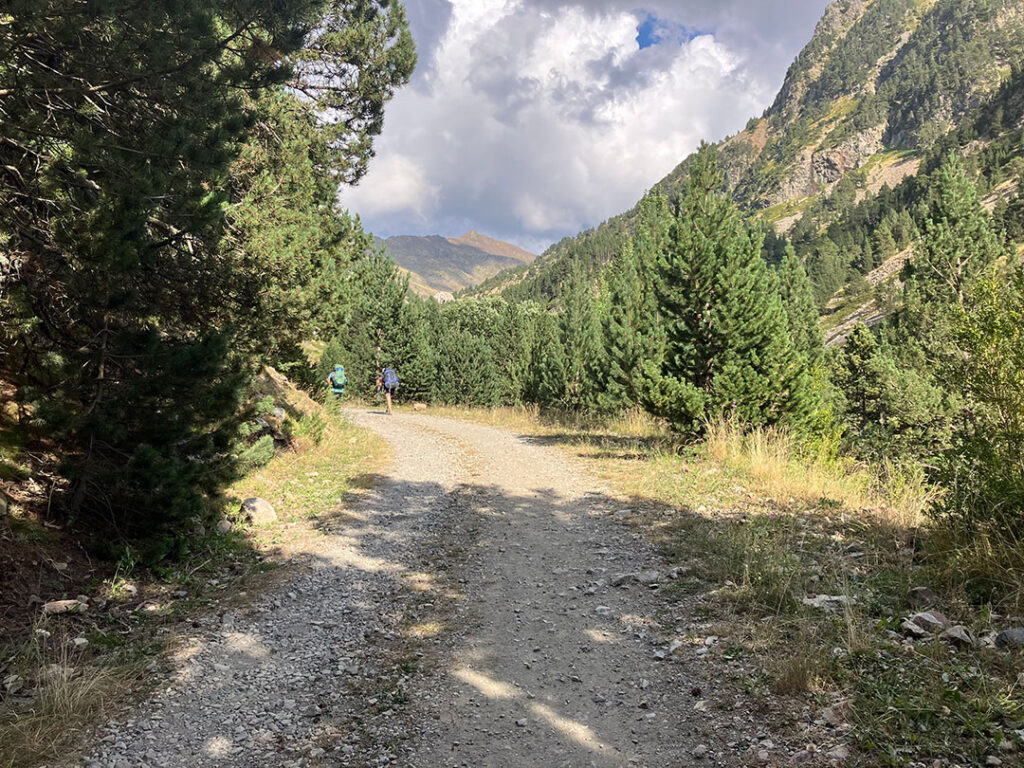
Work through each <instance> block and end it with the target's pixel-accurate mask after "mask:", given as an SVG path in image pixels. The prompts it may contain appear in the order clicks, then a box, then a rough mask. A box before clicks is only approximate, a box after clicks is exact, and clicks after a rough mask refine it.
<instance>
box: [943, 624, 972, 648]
mask: <svg viewBox="0 0 1024 768" xmlns="http://www.w3.org/2000/svg"><path fill="white" fill-rule="evenodd" d="M939 638H940V639H941V640H945V641H946V642H947V643H950V644H952V645H959V646H961V647H964V648H967V647H970V646H972V645H974V638H973V637H971V633H970V632H968V631H967V629H966V628H965V627H961V626H959V625H958V626H955V627H950V628H949V629H947V630H946V631H945V632H943V633H942V634H941V635H939Z"/></svg>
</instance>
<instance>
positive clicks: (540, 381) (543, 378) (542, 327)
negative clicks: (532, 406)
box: [530, 312, 566, 406]
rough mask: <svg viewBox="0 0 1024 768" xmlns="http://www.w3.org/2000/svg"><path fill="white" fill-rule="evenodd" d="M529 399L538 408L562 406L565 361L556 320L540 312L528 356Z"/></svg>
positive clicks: (564, 395) (564, 385) (563, 399)
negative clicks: (538, 406) (538, 405)
mask: <svg viewBox="0 0 1024 768" xmlns="http://www.w3.org/2000/svg"><path fill="white" fill-rule="evenodd" d="M530 360H531V362H530V374H531V375H530V395H531V397H530V399H531V400H532V401H533V402H535V403H538V404H540V405H548V406H557V405H563V404H564V402H565V397H566V373H565V368H566V360H565V348H564V347H563V346H562V334H561V329H560V328H559V323H558V319H557V318H556V317H555V316H554V315H552V314H550V313H548V312H543V313H541V314H540V316H539V317H538V318H537V325H536V331H535V333H534V340H533V349H532V351H531V354H530Z"/></svg>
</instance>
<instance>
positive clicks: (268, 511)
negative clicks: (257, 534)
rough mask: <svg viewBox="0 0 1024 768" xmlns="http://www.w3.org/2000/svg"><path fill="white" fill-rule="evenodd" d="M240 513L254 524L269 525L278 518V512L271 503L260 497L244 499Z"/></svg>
mask: <svg viewBox="0 0 1024 768" xmlns="http://www.w3.org/2000/svg"><path fill="white" fill-rule="evenodd" d="M239 513H240V514H241V515H242V517H244V518H245V519H246V520H248V521H249V522H250V523H252V524H253V525H267V524H269V523H273V522H275V521H276V520H277V512H275V511H274V507H273V506H272V505H271V503H270V502H269V501H267V500H266V499H261V498H259V497H253V498H251V499H246V500H245V501H243V502H242V507H241V509H239Z"/></svg>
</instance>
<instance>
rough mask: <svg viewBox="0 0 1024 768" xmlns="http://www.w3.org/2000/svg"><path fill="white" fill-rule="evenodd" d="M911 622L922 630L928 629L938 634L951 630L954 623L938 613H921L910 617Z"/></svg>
mask: <svg viewBox="0 0 1024 768" xmlns="http://www.w3.org/2000/svg"><path fill="white" fill-rule="evenodd" d="M910 620H911V621H912V622H913V623H914V624H917V626H919V627H921V629H927V630H928V631H929V632H932V633H933V634H934V633H937V632H941V631H942V630H944V629H949V628H950V627H951V626H952V623H951V622H950V620H949V619H947V618H946V617H945V616H943V615H942V614H941V613H939V612H938V611H922V612H921V613H915V614H914V615H913V616H911V617H910Z"/></svg>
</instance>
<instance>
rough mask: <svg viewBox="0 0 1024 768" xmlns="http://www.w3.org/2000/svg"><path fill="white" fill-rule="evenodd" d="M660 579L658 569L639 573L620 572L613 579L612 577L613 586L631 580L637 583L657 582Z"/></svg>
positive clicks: (619, 585)
mask: <svg viewBox="0 0 1024 768" xmlns="http://www.w3.org/2000/svg"><path fill="white" fill-rule="evenodd" d="M660 580H661V574H660V573H659V572H658V571H640V572H639V573H620V574H619V575H618V576H616V577H615V578H614V579H612V582H611V584H612V586H613V587H621V586H623V585H625V584H629V583H631V582H636V583H638V584H657V583H658V582H659V581H660Z"/></svg>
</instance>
